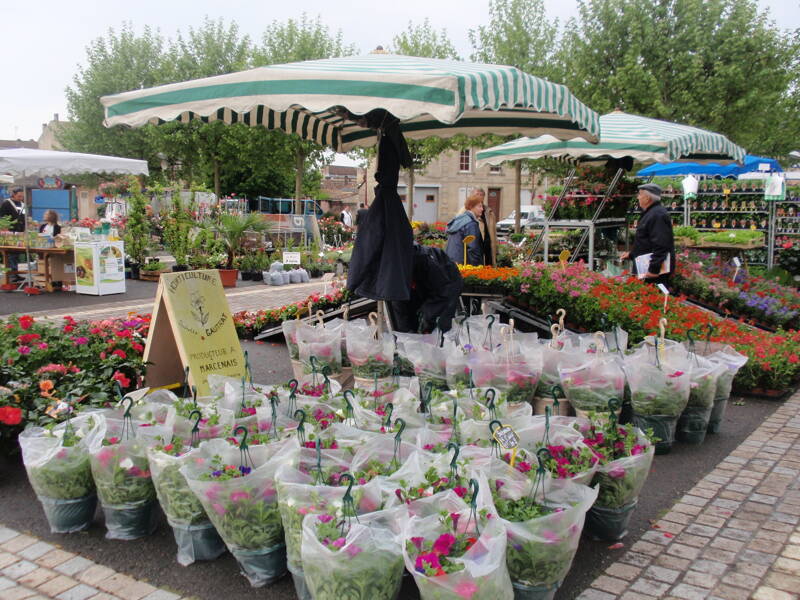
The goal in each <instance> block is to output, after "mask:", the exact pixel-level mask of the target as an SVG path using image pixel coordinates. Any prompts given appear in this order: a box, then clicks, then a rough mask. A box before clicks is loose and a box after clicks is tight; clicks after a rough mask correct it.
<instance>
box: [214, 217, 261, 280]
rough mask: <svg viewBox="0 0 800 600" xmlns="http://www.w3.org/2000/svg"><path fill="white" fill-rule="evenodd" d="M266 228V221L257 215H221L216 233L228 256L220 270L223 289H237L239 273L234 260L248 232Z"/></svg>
mask: <svg viewBox="0 0 800 600" xmlns="http://www.w3.org/2000/svg"><path fill="white" fill-rule="evenodd" d="M266 228H267V223H266V221H264V219H263V218H262V217H261V215H260V214H257V213H250V214H246V215H227V214H225V215H220V218H219V222H218V223H217V225H216V226H215V231H216V232H217V235H218V237H219V239H220V240H221V241H222V243H223V244H224V246H225V252H226V253H227V255H228V259H227V261H226V263H225V267H224V268H221V269H219V276H220V278H221V279H222V286H223V287H236V280H237V278H238V276H239V271H238V269H236V268H234V260H235V259H236V256H237V254H238V253H239V252H240V251H241V249H242V242H243V241H244V239H245V234H246V233H247V232H248V231H256V232H259V231H264V230H265V229H266Z"/></svg>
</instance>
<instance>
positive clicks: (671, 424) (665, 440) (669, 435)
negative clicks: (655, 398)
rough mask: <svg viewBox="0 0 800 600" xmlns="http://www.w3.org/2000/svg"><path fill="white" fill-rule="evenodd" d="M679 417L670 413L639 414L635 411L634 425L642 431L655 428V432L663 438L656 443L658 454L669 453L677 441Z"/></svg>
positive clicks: (659, 437)
mask: <svg viewBox="0 0 800 600" xmlns="http://www.w3.org/2000/svg"><path fill="white" fill-rule="evenodd" d="M677 424H678V417H674V416H669V415H639V414H636V413H635V412H634V413H633V425H634V426H635V427H638V428H639V429H641V430H642V431H646V430H647V429H649V428H652V429H653V434H655V436H656V437H657V438H658V439H659V440H661V441H659V442H656V443H655V452H656V454H668V453H669V451H670V450H672V443H673V442H674V441H675V427H676V426H677Z"/></svg>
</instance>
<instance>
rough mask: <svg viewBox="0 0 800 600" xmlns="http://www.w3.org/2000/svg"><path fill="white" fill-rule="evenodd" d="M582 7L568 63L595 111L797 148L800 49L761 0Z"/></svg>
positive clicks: (567, 46)
mask: <svg viewBox="0 0 800 600" xmlns="http://www.w3.org/2000/svg"><path fill="white" fill-rule="evenodd" d="M579 11H580V16H579V17H578V19H575V20H571V21H570V22H569V23H568V24H567V27H566V30H565V34H564V36H563V38H562V43H561V52H560V57H561V61H562V64H563V68H564V73H565V83H566V84H567V85H568V86H569V87H570V89H571V90H572V91H573V92H574V93H575V94H576V95H577V96H578V97H579V98H581V99H582V100H583V101H584V102H586V103H587V104H588V105H589V106H591V107H592V108H594V109H595V110H596V111H598V112H600V113H605V112H608V111H610V110H612V109H613V108H615V107H620V108H622V109H623V110H625V111H628V112H632V113H636V114H641V115H645V116H649V117H655V118H660V119H665V120H668V121H673V122H679V123H686V124H690V125H696V126H698V127H703V128H706V129H709V130H711V131H716V132H719V133H723V134H725V135H727V136H728V137H730V138H731V139H732V140H733V141H735V142H736V143H738V144H740V145H742V146H744V147H745V148H747V149H748V150H749V151H750V152H756V153H765V154H770V155H781V154H785V153H786V152H788V150H791V149H792V146H793V144H796V141H795V140H796V139H797V135H798V134H799V133H800V114H798V112H797V110H796V108H797V95H796V94H797V91H796V90H797V83H798V77H797V75H798V72H797V61H798V58H797V57H798V50H800V47H798V43H797V37H796V35H795V36H792V35H790V34H789V33H787V32H784V31H782V30H780V29H779V28H778V27H777V26H776V25H775V24H774V22H772V21H771V20H770V19H769V14H768V12H767V11H761V10H759V8H758V5H757V3H756V2H755V0H708V1H706V0H657V1H655V2H653V1H652V0H588V1H585V2H581V3H580V4H579ZM793 94H794V95H793ZM787 134H788V135H787ZM792 138H794V139H792Z"/></svg>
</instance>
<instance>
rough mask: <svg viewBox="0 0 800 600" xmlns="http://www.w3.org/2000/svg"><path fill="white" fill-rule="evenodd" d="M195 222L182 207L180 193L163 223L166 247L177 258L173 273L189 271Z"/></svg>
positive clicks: (174, 199)
mask: <svg viewBox="0 0 800 600" xmlns="http://www.w3.org/2000/svg"><path fill="white" fill-rule="evenodd" d="M192 225H193V220H192V218H191V216H190V215H189V213H188V212H187V209H185V208H184V207H183V206H182V205H181V199H180V194H179V193H177V192H176V193H174V194H173V195H172V207H171V208H170V211H169V213H168V214H167V216H166V218H165V219H164V221H163V226H164V245H165V246H166V247H167V250H169V253H170V254H172V256H173V257H174V258H175V266H174V267H172V270H173V271H187V270H188V269H189V250H190V241H189V237H190V234H191V231H192Z"/></svg>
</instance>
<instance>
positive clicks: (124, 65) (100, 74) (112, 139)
mask: <svg viewBox="0 0 800 600" xmlns="http://www.w3.org/2000/svg"><path fill="white" fill-rule="evenodd" d="M166 47H167V45H166V42H165V40H164V38H163V37H162V36H161V34H160V33H159V32H158V31H157V30H155V31H154V30H152V29H151V28H149V27H145V28H144V31H143V33H142V34H141V35H136V34H135V33H134V31H133V28H132V26H131V24H130V23H123V25H122V27H121V29H120V30H119V31H115V30H114V29H109V30H108V33H107V35H106V36H105V37H99V38H97V39H95V40H94V41H92V42H91V44H89V46H88V47H87V48H86V65H85V66H81V67H78V72H77V73H76V74H75V76H74V77H73V83H72V85H71V86H68V87H67V89H66V97H67V110H68V112H69V118H70V121H71V123H70V126H69V127H64V128H62V130H61V132H60V134H59V136H58V139H59V142H60V143H61V144H62V145H63V146H64V148H65V149H66V150H72V151H74V152H89V153H93V154H107V155H112V156H127V157H129V158H140V159H146V160H147V161H148V163H149V165H150V168H151V169H154V170H156V171H157V170H158V169H159V168H160V160H159V159H158V157H157V154H158V149H157V148H156V147H154V146H153V144H152V139H151V137H150V134H149V133H148V131H147V128H143V129H126V128H122V127H114V128H111V129H108V128H106V127H104V126H103V118H104V113H103V107H102V105H101V104H100V102H99V100H98V99H99V98H100V96H105V95H108V94H116V93H119V92H125V91H128V90H133V89H137V88H142V87H151V86H155V85H160V84H163V83H169V82H170V81H171V76H172V68H171V67H170V66H169V65H166V64H165V62H164V60H163V57H164V54H165V52H166Z"/></svg>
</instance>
